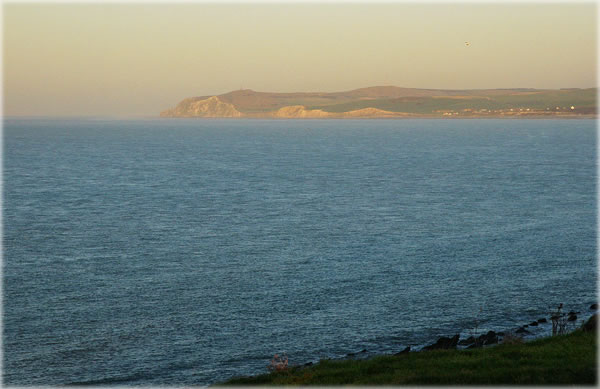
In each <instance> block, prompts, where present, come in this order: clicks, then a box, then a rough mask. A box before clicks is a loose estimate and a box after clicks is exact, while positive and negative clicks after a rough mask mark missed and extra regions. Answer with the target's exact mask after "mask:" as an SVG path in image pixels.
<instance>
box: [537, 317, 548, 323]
mask: <svg viewBox="0 0 600 389" xmlns="http://www.w3.org/2000/svg"><path fill="white" fill-rule="evenodd" d="M537 322H538V323H547V322H548V320H546V318H543V317H542V318H541V319H538V321H537Z"/></svg>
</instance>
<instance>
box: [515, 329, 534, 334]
mask: <svg viewBox="0 0 600 389" xmlns="http://www.w3.org/2000/svg"><path fill="white" fill-rule="evenodd" d="M515 333H517V334H531V332H529V331H527V330H526V329H525V328H524V327H521V328H519V329H518V330H516V331H515Z"/></svg>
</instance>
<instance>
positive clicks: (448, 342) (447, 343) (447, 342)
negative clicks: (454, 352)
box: [423, 335, 459, 350]
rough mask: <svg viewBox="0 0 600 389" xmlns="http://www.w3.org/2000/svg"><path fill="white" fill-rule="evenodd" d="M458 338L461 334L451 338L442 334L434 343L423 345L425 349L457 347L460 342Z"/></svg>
mask: <svg viewBox="0 0 600 389" xmlns="http://www.w3.org/2000/svg"><path fill="white" fill-rule="evenodd" d="M458 338H459V335H454V336H453V337H451V338H448V337H445V336H442V337H441V338H439V339H438V340H437V342H435V343H434V344H431V345H429V346H425V347H423V350H442V349H452V348H456V345H457V344H458Z"/></svg>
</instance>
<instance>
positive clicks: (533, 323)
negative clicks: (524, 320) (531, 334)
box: [529, 321, 538, 327]
mask: <svg viewBox="0 0 600 389" xmlns="http://www.w3.org/2000/svg"><path fill="white" fill-rule="evenodd" d="M529 325H530V326H532V327H536V326H537V325H538V322H537V321H532V322H531V323H529Z"/></svg>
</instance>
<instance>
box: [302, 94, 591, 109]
mask: <svg viewBox="0 0 600 389" xmlns="http://www.w3.org/2000/svg"><path fill="white" fill-rule="evenodd" d="M571 106H575V107H576V108H577V109H578V110H581V109H592V108H594V107H595V106H596V90H595V89H577V90H552V91H543V92H531V93H519V94H504V95H494V94H489V95H485V94H482V95H480V96H477V95H471V96H467V95H465V96H454V97H450V96H439V97H437V96H436V97H431V96H425V97H401V98H394V99H374V100H356V101H350V102H345V103H341V104H334V105H325V106H319V105H313V106H309V108H310V109H319V108H320V109H323V110H324V111H326V112H347V111H352V110H355V109H361V108H367V107H373V108H378V109H382V110H385V111H391V112H411V113H421V114H428V113H432V112H435V111H438V110H454V111H462V110H464V109H473V110H480V109H488V110H499V109H510V108H530V109H536V110H545V109H546V108H550V109H551V110H553V109H555V108H556V107H571Z"/></svg>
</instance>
